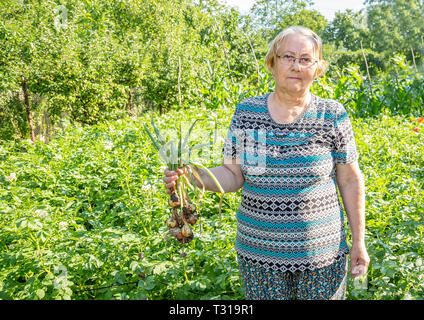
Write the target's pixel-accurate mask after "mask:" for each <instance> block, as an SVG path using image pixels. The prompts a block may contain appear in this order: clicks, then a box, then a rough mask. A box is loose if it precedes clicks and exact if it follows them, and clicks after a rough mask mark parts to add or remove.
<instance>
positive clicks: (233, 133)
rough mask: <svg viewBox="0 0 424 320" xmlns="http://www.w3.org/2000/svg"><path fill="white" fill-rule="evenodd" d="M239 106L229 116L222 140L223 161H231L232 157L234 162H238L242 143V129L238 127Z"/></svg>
mask: <svg viewBox="0 0 424 320" xmlns="http://www.w3.org/2000/svg"><path fill="white" fill-rule="evenodd" d="M238 111H239V108H238V105H237V106H236V110H235V111H234V114H233V116H232V118H231V122H230V126H229V128H228V131H227V136H226V138H225V140H224V147H223V148H222V153H223V158H224V163H229V164H231V163H232V159H236V163H237V164H240V161H241V160H240V159H241V155H242V145H243V143H242V142H243V130H241V129H240V128H239V124H240V123H239V121H240V120H239V112H238Z"/></svg>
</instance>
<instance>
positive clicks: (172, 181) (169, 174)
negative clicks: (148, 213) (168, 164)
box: [163, 167, 188, 194]
mask: <svg viewBox="0 0 424 320" xmlns="http://www.w3.org/2000/svg"><path fill="white" fill-rule="evenodd" d="M183 174H186V175H187V174H188V172H187V168H186V167H183V168H180V169H177V170H175V171H171V170H168V168H165V170H164V171H163V182H165V188H166V193H167V194H171V193H172V191H174V190H175V186H176V180H177V179H178V178H179V176H180V175H183Z"/></svg>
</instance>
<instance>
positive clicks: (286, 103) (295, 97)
mask: <svg viewBox="0 0 424 320" xmlns="http://www.w3.org/2000/svg"><path fill="white" fill-rule="evenodd" d="M310 99H311V94H310V92H309V90H308V91H306V92H304V93H301V94H297V93H296V94H292V93H290V92H288V91H285V90H277V88H276V90H275V92H274V97H273V100H274V105H275V106H277V107H284V108H286V109H298V108H303V107H306V106H307V105H308V104H309V102H310Z"/></svg>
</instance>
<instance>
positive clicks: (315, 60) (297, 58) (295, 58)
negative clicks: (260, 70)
mask: <svg viewBox="0 0 424 320" xmlns="http://www.w3.org/2000/svg"><path fill="white" fill-rule="evenodd" d="M275 56H276V57H277V58H280V59H281V58H283V57H284V56H290V57H293V58H294V60H293V62H291V63H290V64H291V65H294V64H295V63H296V60H298V61H299V66H301V67H302V68H310V67H312V66H313V65H314V64H315V63H317V62H318V60H317V59H312V58H311V59H312V60H313V61H314V62H313V63H311V64H310V65H308V66H304V65H302V64H301V63H300V59H302V57H295V56H293V55H291V54H285V55H283V56H280V55H278V54H276V55H275ZM283 61H284V60H283Z"/></svg>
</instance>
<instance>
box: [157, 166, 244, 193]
mask: <svg viewBox="0 0 424 320" xmlns="http://www.w3.org/2000/svg"><path fill="white" fill-rule="evenodd" d="M186 170H187V169H184V172H183V171H182V170H181V169H178V170H177V172H175V171H169V170H167V169H165V172H164V176H165V177H164V178H163V181H164V182H165V187H166V188H167V193H170V192H171V189H172V188H173V187H174V186H175V180H177V177H178V175H181V174H186V175H187V177H188V173H187V171H186ZM209 171H211V172H212V173H213V175H214V176H215V177H216V179H217V180H218V182H219V183H220V185H221V187H222V188H223V189H224V192H225V193H228V192H235V191H237V190H239V189H240V188H241V187H242V186H243V183H244V176H243V173H242V172H241V166H240V164H236V163H235V161H233V163H232V164H230V163H228V161H225V162H224V163H223V164H222V165H221V166H218V167H214V168H209ZM196 172H197V173H198V174H199V176H200V178H201V179H202V182H203V184H204V187H205V190H209V191H213V192H220V191H219V188H218V187H217V186H216V185H215V182H214V181H213V180H212V178H211V177H210V176H209V175H208V173H207V172H206V170H205V169H202V168H196ZM177 173H178V175H177ZM193 178H194V183H195V184H196V186H197V187H199V188H202V183H201V182H200V181H199V180H198V179H196V178H195V177H194V176H193Z"/></svg>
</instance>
